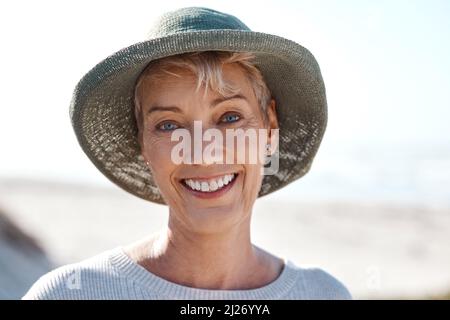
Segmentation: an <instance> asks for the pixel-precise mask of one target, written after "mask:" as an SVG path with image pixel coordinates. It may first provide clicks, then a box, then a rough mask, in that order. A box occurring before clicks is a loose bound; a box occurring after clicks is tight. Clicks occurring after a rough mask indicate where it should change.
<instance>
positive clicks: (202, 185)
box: [184, 174, 235, 192]
mask: <svg viewBox="0 0 450 320" xmlns="http://www.w3.org/2000/svg"><path fill="white" fill-rule="evenodd" d="M234 178H235V175H234V174H226V175H224V176H222V177H219V178H216V179H212V180H208V181H199V180H194V179H186V180H184V183H185V184H186V185H187V186H189V187H190V188H191V189H193V190H197V191H202V192H213V191H216V190H219V189H221V188H223V187H224V186H226V185H227V184H229V183H230V182H231V181H232V180H233V179H234Z"/></svg>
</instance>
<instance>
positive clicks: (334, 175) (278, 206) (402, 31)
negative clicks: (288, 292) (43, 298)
mask: <svg viewBox="0 0 450 320" xmlns="http://www.w3.org/2000/svg"><path fill="white" fill-rule="evenodd" d="M185 6H205V7H209V8H212V9H215V10H219V11H223V12H226V13H230V14H233V15H235V16H237V17H238V18H240V19H241V20H242V21H243V22H244V23H245V24H247V26H249V27H250V28H251V29H252V30H254V31H260V32H267V33H272V34H276V35H279V36H283V37H286V38H289V39H291V40H294V41H296V42H298V43H300V44H302V45H303V46H305V47H306V48H308V49H309V50H310V51H311V52H312V53H313V54H314V55H315V57H316V58H317V60H318V62H319V64H320V67H321V71H322V75H323V77H324V80H325V85H326V88H327V98H328V106H329V121H328V127H327V131H326V133H325V137H324V139H323V142H322V145H321V147H320V150H319V152H318V154H317V156H316V158H315V162H314V164H313V166H312V169H311V171H310V172H309V173H308V174H307V175H306V176H305V177H303V178H302V179H299V180H298V181H296V182H294V183H292V184H291V185H289V186H288V187H286V188H284V189H283V190H280V191H278V192H276V193H273V194H271V195H268V196H266V197H264V198H261V199H259V200H258V201H257V202H256V205H255V208H254V218H253V225H252V229H253V230H252V232H253V241H254V243H256V244H258V245H261V246H263V247H265V248H266V249H267V250H269V251H272V252H273V253H275V254H277V255H284V256H288V257H289V258H290V259H291V260H293V261H294V262H295V263H297V264H298V265H304V266H306V265H317V266H320V267H321V268H323V269H325V270H327V271H328V272H330V273H331V274H333V275H334V276H336V277H337V278H338V279H340V280H341V281H342V282H343V283H345V284H346V286H347V287H348V288H349V290H350V291H351V292H352V294H353V296H354V298H356V299H383V298H384V299H398V298H449V295H448V292H449V291H450V246H449V244H450V125H449V123H448V119H449V118H450V93H449V89H450V59H449V57H450V41H449V39H450V19H449V16H450V2H449V1H445V0H442V1H439V0H430V1H413V0H410V1H406V0H397V1H387V0H381V1H376V2H375V1H349V0H345V1H317V0H316V1H312V0H311V1H284V0H277V1H265V2H261V1H171V0H167V1H163V2H159V1H156V2H155V1H148V0H147V1H131V0H129V1H126V2H125V1H64V2H61V1H45V0H43V1H38V2H37V1H20V0H19V1H14V2H2V3H1V4H0V37H1V39H2V42H1V48H2V50H1V53H0V57H1V59H0V70H1V73H0V87H1V94H0V97H1V103H0V298H3V299H17V298H20V297H21V296H22V295H23V294H24V293H25V292H26V291H27V290H28V288H29V287H30V286H31V284H32V283H33V282H34V281H36V280H37V279H38V278H39V277H40V276H41V275H43V274H44V273H46V272H48V271H49V270H52V269H53V268H55V267H57V266H60V265H62V264H67V263H73V262H77V261H80V260H81V259H85V258H88V257H90V256H92V255H95V254H97V253H100V252H101V251H104V250H107V249H110V248H112V247H115V246H117V245H123V244H127V243H129V242H132V241H135V240H138V239H140V238H141V237H144V236H146V235H147V234H149V233H151V232H153V231H155V230H157V229H158V228H159V227H160V226H161V225H162V224H164V223H165V221H166V219H167V208H166V207H165V206H160V205H156V204H151V203H148V202H145V201H143V200H141V199H138V198H136V197H134V196H132V195H131V194H128V193H126V192H124V191H122V190H121V189H119V188H118V187H116V186H115V185H113V184H112V183H111V182H109V181H108V180H107V178H105V177H104V176H103V175H102V174H101V173H100V172H99V171H97V169H96V168H95V167H94V165H93V164H92V163H91V162H90V161H89V160H88V158H87V157H86V156H85V155H84V153H83V152H82V150H81V148H80V147H79V145H78V143H77V141H76V138H75V135H74V133H73V130H72V127H71V124H70V119H69V103H70V99H71V95H72V90H73V89H74V87H75V85H76V83H77V82H78V80H79V79H80V78H81V77H82V76H83V75H84V74H85V73H86V72H87V71H89V70H90V69H91V68H92V67H93V66H94V65H95V64H96V63H98V62H99V61H101V60H102V59H104V58H106V57H107V56H108V55H110V54H112V53H113V52H115V51H117V50H120V49H121V48H123V47H126V46H128V45H131V44H133V43H135V42H138V41H143V40H145V36H146V32H147V31H148V30H149V27H150V25H151V23H152V21H153V19H155V18H156V17H157V16H158V15H160V14H161V13H163V12H164V11H167V10H173V9H176V8H179V7H185Z"/></svg>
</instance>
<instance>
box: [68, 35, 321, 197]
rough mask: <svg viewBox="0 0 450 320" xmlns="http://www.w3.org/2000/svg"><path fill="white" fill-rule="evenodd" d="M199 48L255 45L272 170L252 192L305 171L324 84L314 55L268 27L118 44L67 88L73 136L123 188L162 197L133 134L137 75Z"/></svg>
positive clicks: (317, 136) (316, 139)
mask: <svg viewBox="0 0 450 320" xmlns="http://www.w3.org/2000/svg"><path fill="white" fill-rule="evenodd" d="M206 50H221V51H238V52H247V51H250V52H252V53H254V54H255V55H256V61H255V62H256V65H257V66H258V68H259V69H260V70H261V73H262V74H263V76H264V79H265V80H266V83H267V85H268V87H269V89H270V91H271V93H272V96H273V98H274V99H275V100H276V104H277V107H276V112H277V117H278V123H279V127H280V130H279V170H278V172H277V173H276V174H273V175H265V176H264V178H263V182H262V186H261V189H260V191H259V194H258V196H259V197H260V196H263V195H266V194H269V193H272V192H274V191H276V190H278V189H280V188H282V187H284V186H286V185H287V184H289V183H291V182H292V181H295V180H297V179H298V178H300V177H302V176H304V175H305V174H306V173H307V172H308V171H309V169H310V167H311V165H312V161H313V159H314V157H315V155H316V153H317V150H318V148H319V145H320V143H321V140H322V137H323V135H324V132H325V128H326V124H327V101H326V94H325V86H324V83H323V79H322V75H321V72H320V69H319V65H318V63H317V61H316V59H315V58H314V56H313V55H312V54H311V53H310V52H309V51H308V50H307V49H306V48H304V47H303V46H301V45H299V44H298V43H296V42H294V41H291V40H288V39H285V38H282V37H280V36H276V35H271V34H267V33H261V32H254V31H240V30H204V31H195V32H183V33H176V34H172V35H168V36H164V37H161V38H156V39H151V40H148V41H144V42H139V43H136V44H134V45H131V46H129V47H126V48H123V49H121V50H119V51H117V52H116V53H114V54H112V55H110V56H109V57H107V58H106V59H104V60H103V61H101V62H100V63H98V64H97V65H96V66H95V67H94V68H92V69H91V70H90V71H89V72H88V73H87V74H85V76H84V77H83V78H82V79H81V80H80V81H79V83H78V84H77V86H76V88H75V90H74V93H73V97H72V101H71V104H70V118H71V122H72V125H73V128H74V130H75V134H76V137H77V139H78V142H79V144H80V145H81V147H82V149H83V151H84V152H85V153H86V155H87V156H88V157H89V159H90V160H91V161H92V162H93V163H94V165H95V166H96V167H97V168H98V169H99V170H100V171H101V172H102V173H103V174H104V175H105V176H106V177H107V178H108V179H109V180H111V181H112V182H113V183H115V184H116V185H118V186H119V187H121V188H122V189H124V190H126V191H128V192H130V193H132V194H133V195H136V196H138V197H140V198H142V199H145V200H149V201H152V202H155V203H160V204H165V201H164V199H163V198H162V196H161V194H160V193H159V189H158V187H157V185H156V184H155V182H154V180H153V179H152V175H151V172H150V170H149V168H148V167H147V165H146V164H145V162H144V160H143V157H142V155H141V152H140V146H139V143H138V141H137V125H136V120H135V118H134V102H133V98H134V85H135V82H136V79H137V77H138V76H139V74H140V73H141V72H142V71H143V70H144V68H145V67H146V66H147V64H148V63H149V62H150V61H152V60H155V59H159V58H163V57H167V56H171V55H176V54H180V53H185V52H194V51H206Z"/></svg>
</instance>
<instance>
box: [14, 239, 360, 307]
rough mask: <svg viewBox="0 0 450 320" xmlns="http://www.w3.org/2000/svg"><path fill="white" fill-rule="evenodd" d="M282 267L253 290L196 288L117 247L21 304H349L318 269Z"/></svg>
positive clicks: (48, 281) (60, 273)
mask: <svg viewBox="0 0 450 320" xmlns="http://www.w3.org/2000/svg"><path fill="white" fill-rule="evenodd" d="M284 262H285V266H284V268H283V271H282V272H281V274H280V275H279V276H278V278H277V279H275V280H274V281H272V282H271V283H269V284H268V285H265V286H262V287H259V288H256V289H248V290H211V289H199V288H192V287H187V286H183V285H180V284H177V283H174V282H170V281H168V280H165V279H163V278H161V277H159V276H157V275H155V274H153V273H151V272H149V271H148V270H146V269H144V268H143V267H142V266H140V265H139V264H137V263H136V262H134V261H133V260H132V259H131V258H130V257H129V256H128V255H127V254H125V252H124V251H123V248H122V247H121V246H119V247H116V248H114V249H111V250H108V251H105V252H102V253H100V254H98V255H96V256H94V257H91V258H89V259H86V260H83V261H81V262H78V263H74V264H68V265H65V266H62V267H59V268H57V269H55V270H53V271H51V272H49V273H47V274H45V275H43V276H42V277H41V278H39V280H38V281H36V282H35V283H34V285H33V286H32V287H31V288H30V290H29V291H28V292H27V293H26V294H25V296H24V297H23V298H22V299H38V300H41V299H52V300H53V299H57V300H59V299H107V300H109V299H126V300H129V299H137V300H142V299H147V300H157V299H163V300H167V299H183V300H189V299H193V300H207V299H216V300H223V299H230V300H233V299H234V300H248V299H255V300H256V299H261V300H275V299H286V300H287V299H352V296H351V294H350V292H349V291H348V289H347V288H346V287H345V286H344V285H343V284H342V283H341V282H340V281H339V280H337V279H336V278H334V277H333V276H332V275H330V274H329V273H327V272H326V271H324V270H322V269H321V268H317V267H299V266H297V265H295V264H294V263H293V262H292V261H291V260H289V259H287V258H285V259H284Z"/></svg>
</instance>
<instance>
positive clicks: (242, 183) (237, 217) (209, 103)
mask: <svg viewBox="0 0 450 320" xmlns="http://www.w3.org/2000/svg"><path fill="white" fill-rule="evenodd" d="M244 72H245V71H243V70H242V69H241V68H240V67H239V66H238V65H236V64H229V65H225V66H224V68H223V77H224V80H225V81H227V82H229V83H231V84H232V85H233V86H234V87H238V88H240V92H239V94H240V96H241V98H234V99H226V98H224V97H222V96H221V95H220V94H219V93H217V92H213V90H211V89H208V90H207V94H206V95H204V90H205V88H204V87H202V88H201V89H200V90H199V91H198V92H196V85H197V79H196V78H195V77H194V75H193V74H191V73H189V71H184V70H176V73H178V74H180V75H182V77H176V76H172V75H167V76H165V77H164V79H163V80H159V81H158V82H157V83H151V82H150V81H144V83H143V85H144V87H143V90H142V96H141V97H140V101H141V106H142V112H143V122H142V124H143V125H142V154H143V156H144V158H145V160H146V161H147V164H148V166H149V168H150V170H151V172H152V175H153V177H154V180H155V182H156V184H157V185H158V187H159V189H160V192H161V194H162V196H163V198H164V200H165V201H166V203H167V204H168V206H169V208H170V213H171V219H175V220H176V221H177V222H178V223H181V224H182V225H183V226H184V227H185V228H188V230H195V231H196V232H201V233H210V232H220V231H221V230H225V229H226V228H229V227H231V226H233V225H236V224H239V223H242V222H244V221H250V219H249V218H250V213H251V208H252V206H253V203H254V201H255V200H256V198H257V195H258V192H259V190H260V187H261V182H262V178H263V176H262V175H261V167H262V162H261V160H260V159H257V161H256V163H255V162H253V163H249V162H250V161H249V158H248V152H261V150H259V149H257V145H258V144H256V143H249V139H246V140H245V149H246V151H245V152H247V153H246V154H245V155H247V158H246V159H247V161H244V163H239V161H237V154H238V148H241V149H242V145H239V144H238V143H237V140H234V150H233V152H234V153H233V154H234V156H230V154H229V153H230V152H231V151H232V150H230V148H228V149H227V145H226V131H225V130H226V129H238V128H240V129H243V130H248V129H253V130H255V131H256V132H258V129H267V130H270V128H278V124H277V121H276V113H275V101H274V100H272V102H271V105H269V106H268V107H267V113H266V114H267V116H266V117H267V118H266V119H267V120H265V117H264V115H263V111H262V109H261V108H260V106H259V104H258V102H257V99H256V96H255V94H254V92H253V88H252V86H251V84H250V82H249V80H248V79H247V77H246V75H245V73H244ZM194 121H201V127H202V130H203V131H202V133H204V132H205V131H206V130H207V129H212V128H214V129H217V130H219V131H220V132H221V133H222V137H223V144H222V145H221V148H218V149H216V155H219V154H220V155H221V156H222V157H223V158H222V159H223V162H224V163H217V158H210V159H205V158H203V159H202V162H200V163H193V162H191V163H181V164H180V163H176V162H175V161H173V158H172V150H173V148H174V147H175V146H176V145H179V144H180V140H175V141H172V140H171V135H172V133H173V132H174V130H176V129H187V130H188V131H189V133H190V137H191V147H192V148H194V146H195V145H196V146H197V147H202V149H201V151H200V152H201V153H200V154H202V152H204V150H205V148H206V147H207V145H212V144H211V141H209V142H208V141H203V140H197V141H194V139H198V136H197V137H195V135H194ZM197 125H198V122H197ZM269 134H270V131H269ZM267 136H268V135H267V134H266V137H267ZM268 142H269V141H268ZM240 151H241V152H242V151H243V150H240ZM194 152H195V150H194V149H191V154H192V155H193V154H194ZM203 154H204V153H203ZM210 154H213V153H210ZM241 154H242V153H241ZM204 155H205V154H204ZM227 156H228V157H229V159H233V161H231V162H232V163H227V161H226V159H227V158H226V157H227ZM191 160H192V161H194V160H193V159H191ZM215 160H216V162H214V161H215ZM231 178H232V180H231V181H228V180H230V179H231ZM198 187H200V190H195V189H198Z"/></svg>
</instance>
